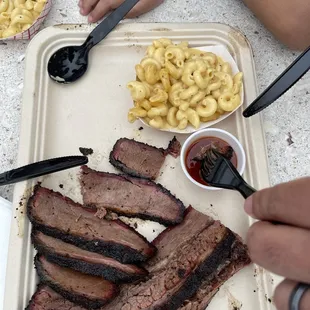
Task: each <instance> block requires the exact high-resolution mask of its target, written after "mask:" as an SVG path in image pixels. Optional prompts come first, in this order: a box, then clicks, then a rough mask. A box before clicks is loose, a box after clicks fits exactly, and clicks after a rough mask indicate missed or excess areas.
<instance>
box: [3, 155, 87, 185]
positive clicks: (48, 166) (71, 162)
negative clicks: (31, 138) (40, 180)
mask: <svg viewBox="0 0 310 310" xmlns="http://www.w3.org/2000/svg"><path fill="white" fill-rule="evenodd" d="M87 163H88V158H87V157H86V156H67V157H60V158H53V159H47V160H43V161H40V162H37V163H34V164H30V165H26V166H23V167H20V168H17V169H13V170H10V171H7V172H4V173H1V174H0V186H1V185H7V184H12V183H17V182H20V181H25V180H28V179H31V178H35V177H39V176H42V175H46V174H49V173H54V172H58V171H61V170H65V169H69V168H73V167H77V166H81V165H85V164H87Z"/></svg>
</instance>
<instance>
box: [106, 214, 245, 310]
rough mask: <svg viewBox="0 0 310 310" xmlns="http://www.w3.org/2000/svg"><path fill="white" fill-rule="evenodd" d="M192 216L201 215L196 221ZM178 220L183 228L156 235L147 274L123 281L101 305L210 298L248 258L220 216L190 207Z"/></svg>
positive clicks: (134, 309)
mask: <svg viewBox="0 0 310 310" xmlns="http://www.w3.org/2000/svg"><path fill="white" fill-rule="evenodd" d="M200 217H201V218H202V220H200V221H199V219H200ZM195 220H197V221H199V222H198V223H197V227H196V226H195ZM181 225H183V226H182V227H181V228H182V229H179V226H176V227H173V228H171V229H167V230H166V231H164V232H163V233H162V234H161V235H160V236H159V237H158V238H156V240H155V241H154V244H156V245H157V246H158V253H157V255H156V256H155V257H154V258H153V259H151V260H150V261H149V262H147V264H146V265H145V266H146V268H147V269H148V270H149V271H150V275H149V278H148V279H147V280H146V281H143V282H140V283H138V284H136V285H125V286H124V287H123V288H122V290H121V293H120V295H119V296H118V297H116V299H114V300H113V301H112V302H111V303H109V304H108V305H106V306H105V307H104V308H103V309H104V310H112V309H113V310H120V309H126V310H140V309H148V310H155V309H156V310H159V309H160V310H176V309H179V308H181V307H184V306H189V305H190V304H189V302H190V301H191V302H192V304H193V303H194V302H196V303H197V304H195V306H197V305H198V306H201V305H203V304H206V302H207V301H208V302H209V301H210V299H211V298H212V296H213V295H214V294H215V292H216V290H217V289H218V287H219V286H220V285H221V284H222V283H223V282H224V281H226V280H228V278H229V277H230V276H232V275H233V274H234V273H235V272H236V271H237V270H239V269H240V268H242V267H244V266H245V265H247V264H248V263H249V262H250V260H249V257H248V254H247V249H246V247H245V246H244V245H243V244H242V243H241V242H240V239H239V237H238V236H236V235H235V234H234V233H233V232H232V231H230V230H229V229H228V228H226V227H225V226H223V225H222V224H221V223H220V222H219V221H214V220H213V219H211V218H209V217H208V216H206V215H203V214H201V213H199V212H198V211H196V210H194V209H189V210H188V212H187V214H186V216H185V219H184V222H183V223H182V224H181ZM181 225H180V226H181ZM184 230H185V231H186V232H187V235H186V234H185V233H184ZM169 240H170V242H169ZM167 247H168V248H167ZM161 251H163V252H164V253H163V254H161ZM236 253H237V254H236ZM240 253H242V255H241V254H240ZM157 256H158V258H160V259H156V257H157ZM208 284H209V285H211V288H210V287H208ZM201 292H206V293H207V294H209V295H208V296H209V297H208V298H209V299H208V300H206V299H201V298H200V296H201ZM187 301H188V303H187V304H186V302H187ZM193 305H194V304H193ZM188 309H191V308H188ZM192 309H195V308H192ZM197 309H202V308H197Z"/></svg>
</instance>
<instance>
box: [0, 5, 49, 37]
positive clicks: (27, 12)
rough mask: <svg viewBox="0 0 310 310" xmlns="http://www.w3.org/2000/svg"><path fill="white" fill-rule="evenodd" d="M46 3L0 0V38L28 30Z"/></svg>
mask: <svg viewBox="0 0 310 310" xmlns="http://www.w3.org/2000/svg"><path fill="white" fill-rule="evenodd" d="M46 3H47V0H0V38H8V37H11V36H15V35H16V34H18V33H21V32H23V31H25V30H27V29H29V28H30V27H31V26H32V25H33V24H34V22H35V21H36V19H37V18H38V17H39V15H40V14H41V12H42V11H43V9H44V7H45V5H46Z"/></svg>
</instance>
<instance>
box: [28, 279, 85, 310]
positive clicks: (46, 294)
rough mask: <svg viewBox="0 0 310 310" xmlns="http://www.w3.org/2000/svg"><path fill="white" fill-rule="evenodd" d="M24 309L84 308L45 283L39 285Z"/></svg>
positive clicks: (79, 309) (77, 309) (69, 309)
mask: <svg viewBox="0 0 310 310" xmlns="http://www.w3.org/2000/svg"><path fill="white" fill-rule="evenodd" d="M25 310H86V309H85V308H84V307H81V306H78V305H76V304H74V303H72V302H71V301H69V300H67V299H65V298H63V297H62V296H61V295H59V294H58V293H56V292H55V291H53V290H52V289H51V288H50V287H48V286H47V285H42V284H41V285H39V286H38V288H37V291H36V292H35V293H34V295H33V296H32V298H31V300H30V302H29V305H28V307H27V308H26V309H25Z"/></svg>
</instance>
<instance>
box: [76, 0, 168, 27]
mask: <svg viewBox="0 0 310 310" xmlns="http://www.w3.org/2000/svg"><path fill="white" fill-rule="evenodd" d="M163 1H164V0H140V1H139V2H138V3H137V4H136V6H135V7H134V8H133V9H132V10H131V11H130V12H129V13H128V15H127V16H126V17H127V18H134V17H137V16H139V15H142V14H144V13H146V12H149V11H151V10H152V9H154V8H155V7H157V6H158V5H160V4H161V3H163ZM123 2H124V0H80V1H79V7H80V13H81V14H82V15H84V16H86V15H88V21H89V22H90V23H95V22H97V21H98V20H100V19H101V18H103V17H104V16H105V15H107V14H108V13H109V12H110V11H112V10H115V9H116V8H118V7H119V6H120V5H121V4H122V3H123Z"/></svg>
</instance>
